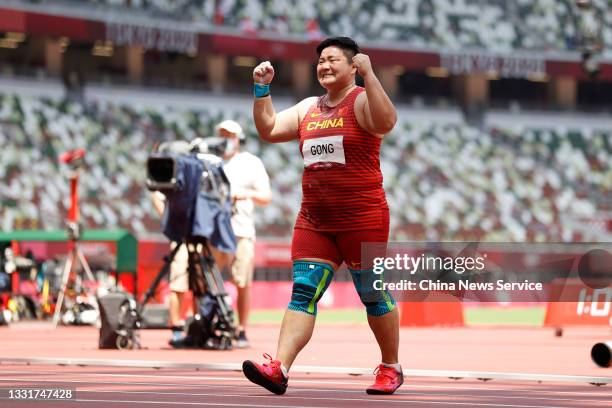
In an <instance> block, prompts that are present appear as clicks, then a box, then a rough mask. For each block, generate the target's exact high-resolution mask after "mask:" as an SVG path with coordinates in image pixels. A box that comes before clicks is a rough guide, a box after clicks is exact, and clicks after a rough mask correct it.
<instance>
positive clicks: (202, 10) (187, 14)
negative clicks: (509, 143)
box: [26, 0, 612, 52]
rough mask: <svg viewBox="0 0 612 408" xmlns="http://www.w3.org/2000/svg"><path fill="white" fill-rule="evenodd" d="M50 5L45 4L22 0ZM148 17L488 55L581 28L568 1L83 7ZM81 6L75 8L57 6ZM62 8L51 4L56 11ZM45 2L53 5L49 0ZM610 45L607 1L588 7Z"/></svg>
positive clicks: (535, 46)
mask: <svg viewBox="0 0 612 408" xmlns="http://www.w3.org/2000/svg"><path fill="white" fill-rule="evenodd" d="M26 1H29V2H34V3H45V2H46V3H51V1H50V0H26ZM86 1H87V3H89V4H91V5H92V6H93V7H95V6H98V7H100V8H102V7H104V10H105V11H109V10H108V6H114V7H115V9H116V10H118V11H122V10H123V11H125V8H128V9H131V10H133V11H135V12H141V13H146V14H148V15H150V16H153V17H161V18H169V19H173V20H179V21H185V20H188V21H192V22H195V23H201V24H202V25H208V26H211V25H217V26H225V27H228V28H233V29H236V28H237V29H240V30H242V31H245V32H248V33H249V34H254V33H257V32H268V33H275V34H283V35H296V36H302V37H303V36H306V37H307V38H311V39H318V38H320V37H324V36H335V35H348V36H351V37H353V38H354V39H356V40H357V41H358V42H359V41H372V42H384V43H385V44H388V43H389V42H407V43H409V44H410V46H413V47H435V48H439V47H444V48H447V49H463V48H466V47H478V48H485V49H487V50H490V51H500V52H503V51H510V50H514V49H521V50H557V51H559V50H573V49H576V48H577V46H578V44H577V41H578V40H577V38H579V35H578V34H577V33H578V31H579V26H580V24H581V22H580V18H579V16H578V13H577V11H578V8H577V5H576V1H575V0H515V1H503V0H419V1H415V0H381V1H369V0H337V1H327V0H172V1H169V0H86ZM62 2H63V3H66V4H71V3H72V4H75V3H78V4H79V5H81V6H82V5H83V3H84V2H83V1H77V0H62ZM62 2H59V3H60V4H61V3H62ZM52 3H54V4H57V3H58V1H57V0H54V1H53V2H52ZM592 3H593V5H594V7H595V8H596V13H595V15H597V16H599V18H600V19H601V21H602V25H603V40H604V43H606V44H611V43H612V0H593V1H592Z"/></svg>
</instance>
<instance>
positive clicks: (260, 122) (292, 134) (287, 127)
mask: <svg viewBox="0 0 612 408" xmlns="http://www.w3.org/2000/svg"><path fill="white" fill-rule="evenodd" d="M273 78H274V68H273V67H272V64H270V62H269V61H264V62H262V63H261V64H259V65H258V66H257V67H255V69H254V70H253V81H254V82H255V99H254V101H253V120H254V121H255V127H256V128H257V133H259V137H260V138H261V139H262V140H265V141H266V142H270V143H280V142H288V141H290V140H294V139H297V137H298V127H299V124H300V114H299V111H300V107H301V106H302V105H301V104H303V102H304V101H302V102H300V103H298V104H297V105H294V106H292V107H290V108H288V109H285V110H283V111H281V112H279V113H276V110H275V109H274V105H273V104H272V97H271V96H270V93H269V92H266V85H268V86H269V85H270V83H271V82H272V79H273ZM266 94H267V95H266Z"/></svg>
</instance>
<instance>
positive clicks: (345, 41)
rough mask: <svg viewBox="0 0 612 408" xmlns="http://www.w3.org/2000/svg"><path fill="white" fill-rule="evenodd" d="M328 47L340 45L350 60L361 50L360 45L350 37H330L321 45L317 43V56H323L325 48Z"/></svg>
mask: <svg viewBox="0 0 612 408" xmlns="http://www.w3.org/2000/svg"><path fill="white" fill-rule="evenodd" d="M327 47H338V48H340V49H341V50H342V51H343V52H344V55H346V58H348V60H349V62H350V61H351V59H352V58H353V57H354V56H355V55H356V54H359V53H360V52H361V50H360V49H359V45H357V43H356V42H355V40H353V39H352V38H350V37H330V38H326V39H325V40H323V41H321V42H320V43H319V45H317V56H319V57H320V56H321V53H322V52H323V50H324V49H325V48H327Z"/></svg>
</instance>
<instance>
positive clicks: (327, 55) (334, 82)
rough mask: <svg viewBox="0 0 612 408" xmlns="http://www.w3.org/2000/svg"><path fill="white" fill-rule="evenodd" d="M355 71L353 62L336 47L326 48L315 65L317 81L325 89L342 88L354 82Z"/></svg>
mask: <svg viewBox="0 0 612 408" xmlns="http://www.w3.org/2000/svg"><path fill="white" fill-rule="evenodd" d="M356 72H357V69H356V68H355V66H354V65H353V61H352V60H351V59H349V58H348V57H347V56H346V54H345V53H344V51H343V50H342V49H340V48H338V47H334V46H331V47H327V48H325V49H323V51H322V52H321V56H320V57H319V62H318V64H317V79H318V80H319V83H320V84H321V86H322V87H323V88H325V89H329V88H334V87H343V86H346V85H347V84H350V83H351V82H355V73H356Z"/></svg>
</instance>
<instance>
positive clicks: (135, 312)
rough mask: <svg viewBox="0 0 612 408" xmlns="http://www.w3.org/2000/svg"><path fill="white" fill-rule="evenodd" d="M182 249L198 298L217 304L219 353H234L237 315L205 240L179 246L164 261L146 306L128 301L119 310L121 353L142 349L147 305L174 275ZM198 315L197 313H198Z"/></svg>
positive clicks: (215, 324)
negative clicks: (173, 266) (173, 265)
mask: <svg viewBox="0 0 612 408" xmlns="http://www.w3.org/2000/svg"><path fill="white" fill-rule="evenodd" d="M181 245H186V246H187V252H188V254H189V256H188V272H189V287H190V289H191V290H192V291H193V292H194V297H195V296H197V295H199V296H202V295H207V296H209V297H210V298H211V299H213V300H214V303H215V305H216V306H215V307H216V316H215V318H214V319H213V320H212V321H210V322H209V323H210V325H211V326H212V327H211V329H212V330H211V333H212V335H213V337H214V338H215V339H214V340H215V342H216V344H215V345H216V347H214V348H217V349H230V348H231V347H232V340H233V339H234V337H235V326H234V311H233V309H232V307H231V302H227V300H226V298H227V297H228V294H227V292H226V291H225V287H224V285H223V278H222V277H221V272H220V271H219V269H218V268H217V266H216V264H215V261H214V258H213V256H212V253H211V251H210V247H209V244H208V241H207V240H206V239H204V238H195V239H189V240H187V242H186V243H176V246H175V247H174V248H173V249H172V250H171V251H170V253H169V254H168V255H167V256H165V257H164V265H163V266H162V268H161V270H160V271H159V273H158V274H157V276H156V277H155V279H154V280H153V282H152V283H151V286H150V287H149V289H148V290H147V291H146V292H145V295H144V298H143V300H142V302H140V303H135V302H134V301H130V300H125V301H124V302H123V303H122V304H121V306H120V308H119V327H118V329H117V347H118V348H119V349H132V348H140V340H139V337H138V335H137V333H136V330H138V329H140V328H142V323H143V312H144V308H145V306H146V304H147V302H148V301H149V300H150V299H151V298H152V297H153V296H154V294H155V291H156V290H157V287H158V286H159V283H160V282H161V281H162V279H164V278H165V277H166V275H167V274H168V273H169V271H170V264H171V263H172V261H173V260H174V257H175V256H176V254H177V252H178V251H179V249H180V247H181ZM194 312H195V311H194Z"/></svg>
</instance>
